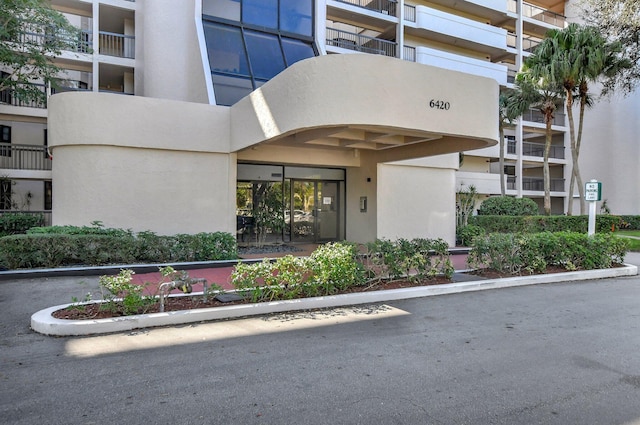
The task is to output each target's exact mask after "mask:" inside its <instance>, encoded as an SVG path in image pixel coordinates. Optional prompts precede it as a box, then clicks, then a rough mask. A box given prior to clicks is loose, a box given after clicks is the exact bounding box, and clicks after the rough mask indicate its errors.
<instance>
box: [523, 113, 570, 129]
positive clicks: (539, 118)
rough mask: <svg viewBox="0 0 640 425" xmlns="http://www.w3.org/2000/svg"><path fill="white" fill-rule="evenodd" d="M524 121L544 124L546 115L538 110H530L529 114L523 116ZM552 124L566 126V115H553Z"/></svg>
mask: <svg viewBox="0 0 640 425" xmlns="http://www.w3.org/2000/svg"><path fill="white" fill-rule="evenodd" d="M522 119H523V120H524V121H531V122H539V123H544V115H543V114H542V112H540V111H538V110H536V109H530V110H529V111H528V112H525V113H524V114H522ZM551 124H553V125H561V126H564V114H563V113H560V112H556V113H555V114H554V115H553V122H552V123H551Z"/></svg>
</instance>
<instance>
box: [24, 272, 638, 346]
mask: <svg viewBox="0 0 640 425" xmlns="http://www.w3.org/2000/svg"><path fill="white" fill-rule="evenodd" d="M637 274H638V267H637V266H634V265H625V266H624V267H617V268H613V269H600V270H588V271H577V272H567V273H556V274H545V275H536V276H518V277H510V278H505V279H491V280H479V281H472V282H459V283H449V284H444V285H434V286H421V287H415V288H403V289H392V290H386V291H375V292H361V293H355V294H342V295H335V296H329V297H315V298H302V299H297V300H286V301H274V302H268V303H257V304H242V305H231V306H226V307H213V308H205V309H197V310H184V311H172V312H165V313H151V314H140V315H135V316H126V317H118V318H115V319H96V320H62V319H56V318H54V317H53V316H51V314H52V313H53V312H54V311H56V310H60V309H62V308H65V307H68V306H70V305H71V304H63V305H58V306H54V307H50V308H47V309H44V310H40V311H38V312H37V313H35V314H33V315H32V316H31V328H32V329H33V330H34V331H36V332H39V333H41V334H45V335H56V336H73V335H91V334H103V333H112V332H123V331H130V330H133V329H140V328H149V327H156V326H167V325H179V324H185V323H194V322H202V321H210V320H220V319H230V318H237V317H245V316H256V315H263V314H270V313H281V312H285V311H298V310H310V309H318V308H330V307H338V306H346V305H357V304H368V303H378V302H385V301H394V300H402V299H408V298H419V297H429V296H434V295H445V294H458V293H462V292H471V291H482V290H487V289H498V288H509V287H515V286H525V285H537V284H543V283H558V282H573V281H580V280H590V279H603V278H610V277H621V276H635V275H637Z"/></svg>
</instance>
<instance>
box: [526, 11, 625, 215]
mask: <svg viewBox="0 0 640 425" xmlns="http://www.w3.org/2000/svg"><path fill="white" fill-rule="evenodd" d="M620 51H621V49H620V44H619V43H608V42H607V40H606V39H605V38H604V37H603V36H602V35H601V34H600V32H599V30H598V29H597V28H595V27H591V26H582V25H578V24H575V23H573V24H570V25H569V26H567V27H566V28H564V29H562V30H559V29H558V30H556V29H553V30H550V31H549V32H547V35H546V38H545V39H544V40H543V41H542V43H540V45H539V46H538V47H537V48H536V50H535V52H534V54H533V55H532V56H530V57H529V58H528V59H527V66H528V67H529V69H530V70H531V72H532V73H534V74H535V75H537V76H540V77H543V78H544V79H546V80H548V81H550V82H551V83H552V84H557V85H560V86H561V87H562V88H563V90H564V98H565V102H566V109H567V118H568V120H569V136H570V142H571V158H572V165H573V172H572V176H571V183H570V184H569V196H570V199H572V198H573V185H574V182H576V183H577V185H578V192H579V194H580V213H581V214H585V213H586V206H585V201H584V187H583V185H582V177H581V175H580V168H579V163H578V157H579V153H580V142H581V138H582V127H583V122H584V110H585V107H586V106H587V105H588V104H589V103H590V102H589V101H590V96H589V93H588V88H589V83H590V82H595V81H598V80H600V79H601V78H603V77H610V76H613V75H616V74H619V73H620V72H621V70H623V69H625V68H628V67H629V64H628V63H627V61H626V60H623V59H621V58H620ZM576 96H577V97H578V99H579V105H580V115H579V132H578V135H576V131H575V120H574V115H573V106H574V101H575V98H576ZM571 208H572V202H570V203H569V210H568V214H569V215H571Z"/></svg>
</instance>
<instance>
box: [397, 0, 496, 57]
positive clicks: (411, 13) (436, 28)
mask: <svg viewBox="0 0 640 425" xmlns="http://www.w3.org/2000/svg"><path fill="white" fill-rule="evenodd" d="M404 19H405V21H408V22H415V26H414V25H410V26H408V27H407V32H408V33H409V34H411V35H416V36H419V37H425V36H427V37H429V38H430V39H433V40H434V41H437V42H440V43H446V44H455V45H456V46H458V47H463V48H467V49H471V50H477V51H480V52H483V53H488V54H503V53H505V51H506V49H507V30H505V29H503V28H498V27H494V26H492V25H489V24H486V23H484V22H479V21H476V20H473V19H468V18H465V17H463V16H458V15H455V14H452V13H447V12H443V11H441V10H437V9H434V8H431V7H427V6H421V5H420V6H409V5H405V16H404ZM426 33H428V34H426Z"/></svg>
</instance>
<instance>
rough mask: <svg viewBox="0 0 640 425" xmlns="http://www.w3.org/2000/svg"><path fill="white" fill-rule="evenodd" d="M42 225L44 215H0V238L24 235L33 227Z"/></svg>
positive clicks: (19, 213) (17, 213) (16, 213)
mask: <svg viewBox="0 0 640 425" xmlns="http://www.w3.org/2000/svg"><path fill="white" fill-rule="evenodd" d="M43 224H44V215H42V214H26V213H21V212H15V213H3V214H0V237H2V236H7V235H17V234H20V233H25V232H26V231H27V230H29V229H30V228H32V227H34V226H42V225H43Z"/></svg>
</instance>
